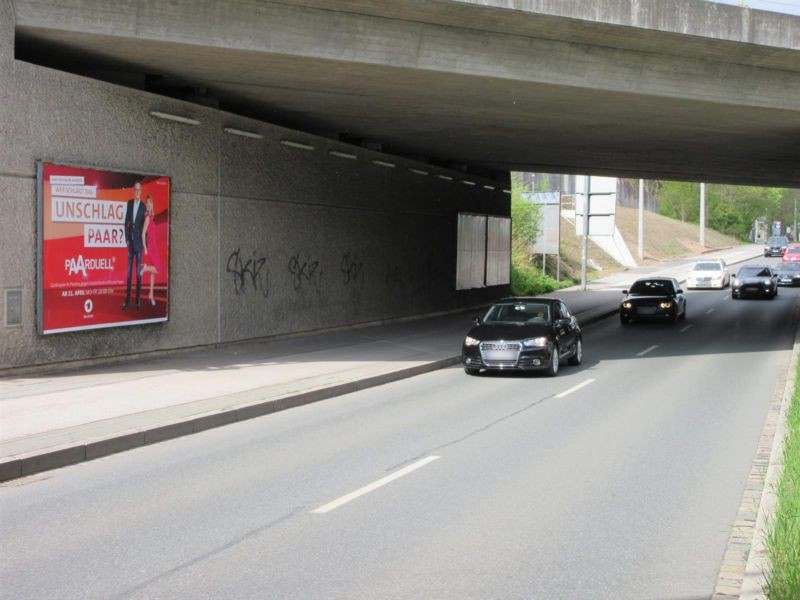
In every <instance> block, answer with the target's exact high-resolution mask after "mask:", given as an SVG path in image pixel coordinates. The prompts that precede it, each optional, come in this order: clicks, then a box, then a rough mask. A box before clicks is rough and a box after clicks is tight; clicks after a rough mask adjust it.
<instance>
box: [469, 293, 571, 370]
mask: <svg viewBox="0 0 800 600" xmlns="http://www.w3.org/2000/svg"><path fill="white" fill-rule="evenodd" d="M582 359H583V341H582V339H581V329H580V327H579V326H578V321H577V319H575V317H574V316H572V314H571V313H570V312H569V309H568V308H567V305H566V304H564V303H563V302H562V301H561V300H558V299H556V298H505V299H503V300H501V301H500V302H498V303H497V304H494V305H493V306H492V307H491V308H490V309H489V310H488V311H487V312H486V315H485V316H484V317H483V318H482V319H481V318H480V317H475V325H474V327H472V329H470V330H469V333H467V337H466V338H465V339H464V344H463V346H462V348H461V360H462V362H463V363H464V371H466V372H467V373H468V374H469V375H477V374H478V373H480V371H481V370H482V369H487V370H498V371H505V370H520V371H545V372H546V373H547V374H548V375H550V376H554V375H556V374H557V373H558V371H559V368H560V366H561V363H562V362H563V361H564V360H566V361H568V362H569V364H571V365H579V364H581V360H582Z"/></svg>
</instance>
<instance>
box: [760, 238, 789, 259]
mask: <svg viewBox="0 0 800 600" xmlns="http://www.w3.org/2000/svg"><path fill="white" fill-rule="evenodd" d="M788 245H789V238H787V237H786V236H783V235H773V236H772V237H771V238H769V239H768V240H767V241H766V242H764V256H783V253H784V252H786V246H788Z"/></svg>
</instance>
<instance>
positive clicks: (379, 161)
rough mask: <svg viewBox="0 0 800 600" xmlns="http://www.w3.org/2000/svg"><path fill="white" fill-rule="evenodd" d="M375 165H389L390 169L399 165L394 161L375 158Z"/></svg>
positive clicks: (373, 162)
mask: <svg viewBox="0 0 800 600" xmlns="http://www.w3.org/2000/svg"><path fill="white" fill-rule="evenodd" d="M372 164H373V165H378V166H379V167H388V168H389V169H394V168H395V167H396V166H397V165H396V164H394V163H390V162H386V161H385V160H373V161H372Z"/></svg>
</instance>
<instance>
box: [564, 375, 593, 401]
mask: <svg viewBox="0 0 800 600" xmlns="http://www.w3.org/2000/svg"><path fill="white" fill-rule="evenodd" d="M595 381H596V380H595V379H587V380H586V381H584V382H583V383H579V384H578V385H576V386H573V387H571V388H569V389H568V390H564V391H563V392H561V393H560V394H556V395H555V398H563V397H564V396H568V395H569V394H571V393H572V392H577V391H578V390H579V389H581V388H584V387H586V386H587V385H589V384H590V383H594V382H595Z"/></svg>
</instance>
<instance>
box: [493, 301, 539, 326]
mask: <svg viewBox="0 0 800 600" xmlns="http://www.w3.org/2000/svg"><path fill="white" fill-rule="evenodd" d="M549 321H550V306H549V305H547V304H545V303H543V302H513V303H508V304H495V305H494V306H492V307H491V308H490V309H489V312H487V313H486V316H485V317H484V318H483V322H484V323H541V324H546V323H548V322H549Z"/></svg>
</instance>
